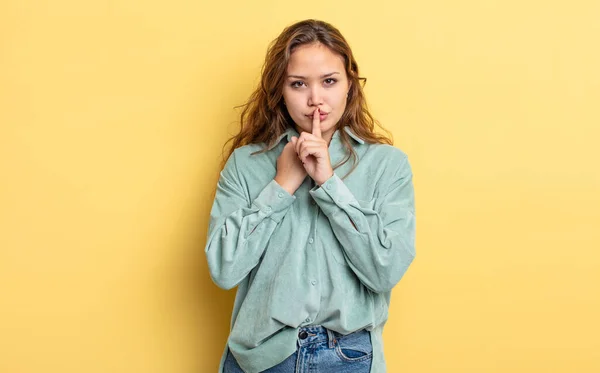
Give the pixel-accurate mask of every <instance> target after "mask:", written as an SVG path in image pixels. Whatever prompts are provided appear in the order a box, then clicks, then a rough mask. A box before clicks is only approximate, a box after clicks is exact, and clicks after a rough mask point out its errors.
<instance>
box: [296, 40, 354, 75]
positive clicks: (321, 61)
mask: <svg viewBox="0 0 600 373" xmlns="http://www.w3.org/2000/svg"><path fill="white" fill-rule="evenodd" d="M334 71H338V72H340V73H342V72H344V59H343V57H342V56H340V55H339V54H336V53H334V52H332V51H331V49H329V48H327V47H326V46H324V45H323V44H308V45H302V46H300V47H298V48H296V49H294V51H293V52H292V55H291V56H290V61H289V62H288V67H287V72H288V74H290V75H304V76H308V75H320V74H327V73H331V72H334Z"/></svg>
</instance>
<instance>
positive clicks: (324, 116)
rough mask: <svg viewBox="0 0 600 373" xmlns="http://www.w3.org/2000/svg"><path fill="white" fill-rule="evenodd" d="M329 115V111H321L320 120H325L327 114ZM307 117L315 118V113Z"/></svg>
mask: <svg viewBox="0 0 600 373" xmlns="http://www.w3.org/2000/svg"><path fill="white" fill-rule="evenodd" d="M328 115H329V113H321V114H319V119H320V120H325V118H327V116H328ZM307 117H309V118H310V119H313V115H312V114H311V115H307Z"/></svg>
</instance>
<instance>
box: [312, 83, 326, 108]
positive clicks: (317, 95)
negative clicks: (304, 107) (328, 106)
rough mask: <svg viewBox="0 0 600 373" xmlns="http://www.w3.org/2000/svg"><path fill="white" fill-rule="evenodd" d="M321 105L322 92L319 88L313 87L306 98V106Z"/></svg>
mask: <svg viewBox="0 0 600 373" xmlns="http://www.w3.org/2000/svg"><path fill="white" fill-rule="evenodd" d="M321 104H323V92H322V91H321V87H319V86H314V87H312V89H311V90H310V95H309V97H308V105H309V106H319V105H321Z"/></svg>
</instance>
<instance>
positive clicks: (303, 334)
mask: <svg viewBox="0 0 600 373" xmlns="http://www.w3.org/2000/svg"><path fill="white" fill-rule="evenodd" d="M307 337H308V333H307V332H306V331H304V330H303V331H301V332H300V333H298V338H300V339H306V338H307Z"/></svg>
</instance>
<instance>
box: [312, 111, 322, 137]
mask: <svg viewBox="0 0 600 373" xmlns="http://www.w3.org/2000/svg"><path fill="white" fill-rule="evenodd" d="M320 116H321V110H319V108H317V109H316V110H315V111H314V113H313V122H312V124H313V126H312V134H313V135H315V136H317V137H319V138H320V137H321V118H320Z"/></svg>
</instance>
